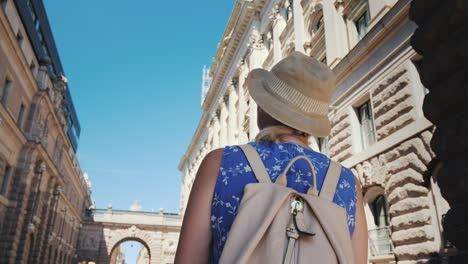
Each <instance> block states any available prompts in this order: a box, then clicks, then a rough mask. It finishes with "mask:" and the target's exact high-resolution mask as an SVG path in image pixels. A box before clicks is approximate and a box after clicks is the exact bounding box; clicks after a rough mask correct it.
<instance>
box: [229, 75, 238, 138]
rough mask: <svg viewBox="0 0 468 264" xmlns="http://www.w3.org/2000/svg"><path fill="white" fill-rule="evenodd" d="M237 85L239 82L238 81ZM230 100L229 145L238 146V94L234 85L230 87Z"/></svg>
mask: <svg viewBox="0 0 468 264" xmlns="http://www.w3.org/2000/svg"><path fill="white" fill-rule="evenodd" d="M237 85H239V84H238V81H237ZM228 93H229V100H228V111H229V114H228V144H230V145H234V144H237V134H238V133H237V131H238V128H237V126H236V125H237V111H236V102H237V94H236V90H235V89H234V87H233V85H232V86H231V87H230V89H229V91H228Z"/></svg>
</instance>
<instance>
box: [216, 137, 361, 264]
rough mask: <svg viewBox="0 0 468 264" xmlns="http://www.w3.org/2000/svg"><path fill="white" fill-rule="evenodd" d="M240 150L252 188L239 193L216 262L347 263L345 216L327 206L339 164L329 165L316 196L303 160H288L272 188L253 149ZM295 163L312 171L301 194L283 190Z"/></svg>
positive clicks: (350, 255)
mask: <svg viewBox="0 0 468 264" xmlns="http://www.w3.org/2000/svg"><path fill="white" fill-rule="evenodd" d="M240 148H241V149H242V151H243V152H244V153H245V155H246V157H247V160H248V161H249V163H250V167H251V168H252V171H253V173H254V174H255V177H256V178H257V180H258V183H250V184H247V185H246V186H245V188H244V196H243V197H242V200H241V203H240V205H239V209H238V212H237V216H236V218H235V219H234V223H233V224H232V227H231V230H230V231H229V234H228V238H227V241H226V244H225V246H224V249H223V253H222V255H221V259H220V263H221V264H231V263H262V264H263V263H268V264H269V263H285V264H291V263H318V264H333V263H340V264H345V263H346V264H348V263H349V264H352V263H353V262H354V258H353V251H352V246H351V239H350V236H349V231H348V226H347V222H346V211H345V209H344V208H342V207H340V206H339V205H337V204H335V203H333V202H332V200H333V197H334V194H335V189H336V185H337V183H338V179H339V177H340V173H341V165H340V164H338V163H336V162H332V161H330V167H329V169H328V172H327V175H326V176H325V181H324V183H323V186H322V190H321V192H320V195H317V194H318V192H317V187H316V175H315V171H314V168H313V165H312V163H311V162H310V160H309V159H307V158H306V157H305V156H298V157H295V158H294V159H293V160H291V161H290V162H289V164H288V165H287V166H286V168H285V170H284V171H283V173H282V174H281V175H280V176H279V177H278V179H277V180H276V182H275V183H272V182H271V180H270V177H269V176H268V173H267V171H266V169H265V166H264V165H263V162H262V160H261V159H260V156H259V155H258V153H257V152H256V150H255V148H254V147H252V146H250V145H242V146H240ZM299 159H304V160H306V161H307V163H308V165H309V167H310V169H311V171H312V184H313V185H312V186H311V187H310V188H309V190H308V192H307V194H302V193H299V192H297V191H295V190H294V189H291V188H288V187H286V181H287V178H286V173H287V171H288V170H289V169H290V167H291V166H292V165H293V163H294V162H296V161H297V160H299Z"/></svg>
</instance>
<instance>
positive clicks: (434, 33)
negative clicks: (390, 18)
mask: <svg viewBox="0 0 468 264" xmlns="http://www.w3.org/2000/svg"><path fill="white" fill-rule="evenodd" d="M410 18H411V19H412V20H413V21H414V22H416V24H417V25H418V29H417V30H416V32H415V33H414V35H413V37H412V39H411V44H412V46H413V48H414V49H415V50H416V51H417V52H418V53H419V54H421V55H422V56H423V58H422V60H421V61H420V63H419V68H418V70H419V74H420V76H421V81H422V83H423V84H424V85H425V86H426V87H427V88H428V90H429V91H430V92H429V94H428V95H427V96H426V98H425V100H424V106H423V110H424V115H425V116H426V117H427V119H429V120H430V121H431V122H433V123H434V124H435V125H436V130H435V132H434V137H433V139H432V142H431V147H432V149H433V150H434V153H435V154H436V156H437V159H436V160H435V161H434V163H437V164H439V167H440V170H439V173H438V175H437V177H438V183H439V185H440V189H441V193H442V195H443V196H444V197H445V198H446V199H447V201H448V202H449V203H450V207H451V209H450V210H449V211H448V212H447V214H446V216H445V218H444V221H443V226H444V230H445V234H446V237H447V239H448V240H449V241H451V242H452V243H453V244H454V246H456V247H457V248H458V250H459V253H458V255H457V256H455V257H454V258H453V259H452V260H451V263H457V264H459V263H460V264H461V263H468V220H467V219H468V166H467V164H468V155H467V153H468V140H467V135H468V103H467V101H468V90H467V87H468V67H467V65H468V49H467V47H468V1H466V0H446V1H437V0H415V1H414V2H413V3H412V6H411V10H410Z"/></svg>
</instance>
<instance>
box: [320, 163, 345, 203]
mask: <svg viewBox="0 0 468 264" xmlns="http://www.w3.org/2000/svg"><path fill="white" fill-rule="evenodd" d="M341 167H342V166H341V164H339V163H338V162H335V161H332V160H330V165H329V166H328V171H327V175H325V179H324V182H323V184H322V188H321V189H320V194H319V197H322V198H324V199H326V200H328V201H331V202H332V201H333V198H334V197H335V191H336V186H337V185H338V180H339V179H340V175H341Z"/></svg>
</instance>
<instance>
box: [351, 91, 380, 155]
mask: <svg viewBox="0 0 468 264" xmlns="http://www.w3.org/2000/svg"><path fill="white" fill-rule="evenodd" d="M364 107H366V108H367V110H368V111H367V117H368V119H367V120H368V122H367V125H366V124H363V115H362V114H363V113H362V108H364ZM354 110H355V112H356V117H357V120H358V122H359V132H360V140H361V144H360V145H361V146H360V147H361V151H363V150H366V149H368V148H369V147H371V146H372V145H374V144H375V143H376V142H377V136H376V129H375V122H374V121H375V120H374V110H373V107H372V102H371V100H370V99H368V100H366V101H364V102H363V103H361V104H360V105H358V106H357V107H355V109H354ZM365 126H367V128H365ZM368 136H371V137H370V138H371V140H370V142H368V139H369V137H368Z"/></svg>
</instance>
